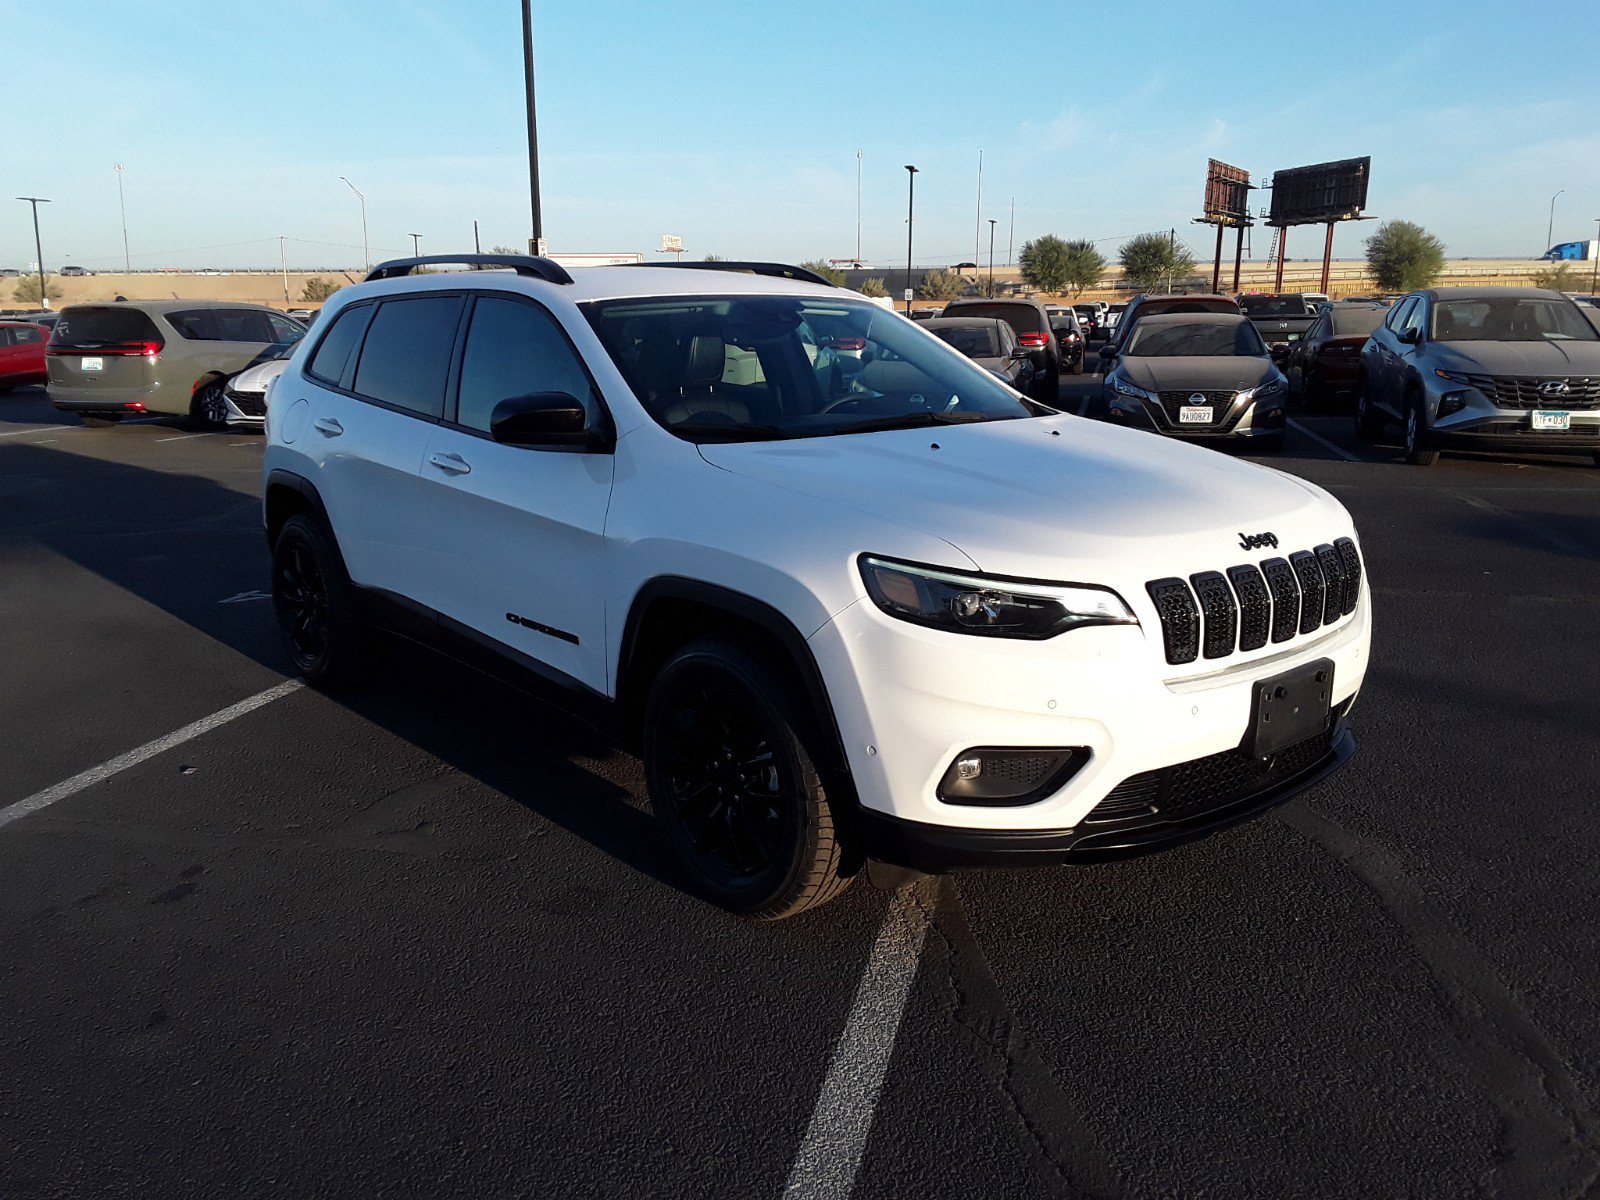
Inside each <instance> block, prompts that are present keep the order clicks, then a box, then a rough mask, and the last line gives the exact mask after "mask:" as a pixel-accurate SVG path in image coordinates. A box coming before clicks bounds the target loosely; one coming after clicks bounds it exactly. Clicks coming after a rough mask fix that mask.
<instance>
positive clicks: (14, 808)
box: [0, 679, 305, 829]
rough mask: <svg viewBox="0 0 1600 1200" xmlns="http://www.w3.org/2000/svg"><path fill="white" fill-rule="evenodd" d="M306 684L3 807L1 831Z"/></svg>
mask: <svg viewBox="0 0 1600 1200" xmlns="http://www.w3.org/2000/svg"><path fill="white" fill-rule="evenodd" d="M304 686H305V685H304V684H303V683H302V682H301V681H300V680H298V679H287V680H285V681H284V682H282V683H280V684H278V685H276V686H275V687H269V688H268V689H267V690H266V691H264V692H257V693H256V694H255V695H254V696H250V697H249V698H247V699H244V700H241V701H239V703H237V704H230V705H229V706H228V707H227V708H223V709H218V710H217V711H216V712H214V713H212V714H211V715H210V716H209V717H201V718H200V719H199V720H198V721H193V722H191V723H189V724H188V725H185V726H184V727H183V728H182V729H177V730H174V731H173V732H171V733H169V734H167V735H166V736H164V737H158V738H157V739H156V740H155V741H153V742H146V743H145V744H144V745H142V746H140V747H139V748H138V749H137V750H129V751H128V752H127V753H126V754H122V755H118V756H117V757H116V758H113V759H111V760H110V761H109V762H103V763H101V764H100V765H99V766H98V767H90V768H89V769H88V770H87V771H80V772H79V773H78V774H76V775H74V776H73V777H72V778H71V779H63V780H62V781H61V782H60V783H58V784H55V785H54V786H52V787H47V788H45V789H44V791H42V792H35V793H34V794H33V795H31V796H29V797H27V798H26V799H23V800H18V801H17V802H16V803H15V804H11V805H7V806H6V807H5V808H0V829H4V828H5V827H6V826H7V825H10V824H11V823H12V822H13V821H20V820H22V818H23V817H26V816H30V815H32V814H33V813H36V812H38V811H39V810H40V809H42V808H48V807H49V806H50V805H52V804H54V803H55V802H56V801H57V800H65V799H66V798H67V797H68V796H71V795H75V794H76V793H78V792H81V791H83V789H84V788H87V787H93V786H94V785H95V784H97V783H100V782H102V781H104V780H107V779H110V778H111V777H112V776H113V775H116V774H118V773H120V772H122V771H126V770H127V769H128V768H129V767H136V766H138V765H139V764H140V763H142V762H144V761H146V760H147V759H151V758H154V757H155V756H156V755H158V754H161V753H162V752H164V751H167V750H171V749H172V748H173V747H174V746H181V745H182V744H183V743H184V742H187V741H190V740H192V739H194V738H197V737H199V736H200V735H201V734H202V733H209V732H211V730H213V729H216V728H217V727H218V726H220V725H226V724H227V723H228V722H229V721H232V720H234V719H235V718H236V717H242V716H244V715H245V714H246V713H252V712H255V710H256V709H258V708H262V707H264V706H265V705H268V704H271V703H272V702H273V701H274V700H279V699H282V698H283V697H284V696H287V695H289V693H291V692H294V691H297V690H298V689H300V688H301V687H304Z"/></svg>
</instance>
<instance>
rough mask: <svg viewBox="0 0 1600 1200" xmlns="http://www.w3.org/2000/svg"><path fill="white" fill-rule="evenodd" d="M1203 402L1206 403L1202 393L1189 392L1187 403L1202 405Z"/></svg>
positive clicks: (1204, 395)
mask: <svg viewBox="0 0 1600 1200" xmlns="http://www.w3.org/2000/svg"><path fill="white" fill-rule="evenodd" d="M1205 402H1206V394H1205V393H1204V392H1190V393H1189V403H1190V404H1204V403H1205Z"/></svg>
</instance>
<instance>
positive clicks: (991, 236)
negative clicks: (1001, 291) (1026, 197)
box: [989, 217, 1000, 299]
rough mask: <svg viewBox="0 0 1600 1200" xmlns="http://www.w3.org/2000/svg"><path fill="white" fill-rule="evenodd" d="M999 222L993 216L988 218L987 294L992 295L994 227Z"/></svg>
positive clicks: (991, 296)
mask: <svg viewBox="0 0 1600 1200" xmlns="http://www.w3.org/2000/svg"><path fill="white" fill-rule="evenodd" d="M998 224H1000V222H999V221H997V220H995V219H994V218H993V217H990V218H989V296H990V298H991V299H992V298H993V297H994V227H995V226H996V225H998Z"/></svg>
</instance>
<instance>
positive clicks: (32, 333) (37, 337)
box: [0, 327, 44, 346]
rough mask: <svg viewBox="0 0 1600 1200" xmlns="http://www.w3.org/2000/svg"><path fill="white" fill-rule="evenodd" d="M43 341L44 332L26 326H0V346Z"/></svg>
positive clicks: (24, 344)
mask: <svg viewBox="0 0 1600 1200" xmlns="http://www.w3.org/2000/svg"><path fill="white" fill-rule="evenodd" d="M42 341H44V334H42V333H40V332H39V331H38V330H37V329H29V328H26V327H11V328H0V346H26V345H28V344H29V343H32V342H42Z"/></svg>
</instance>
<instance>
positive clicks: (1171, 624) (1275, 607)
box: [1145, 538, 1361, 664]
mask: <svg viewBox="0 0 1600 1200" xmlns="http://www.w3.org/2000/svg"><path fill="white" fill-rule="evenodd" d="M1145 589H1146V590H1147V591H1148V592H1149V593H1150V599H1151V600H1153V601H1154V602H1155V606H1156V613H1157V615H1158V616H1159V617H1160V618H1161V640H1162V644H1163V646H1164V648H1165V650H1166V654H1167V661H1168V662H1169V663H1174V664H1182V663H1191V662H1194V661H1195V660H1196V659H1197V658H1199V657H1200V655H1201V653H1202V651H1203V652H1204V654H1205V657H1206V658H1226V657H1227V656H1228V655H1230V654H1232V653H1234V652H1235V651H1238V650H1259V649H1261V647H1263V646H1265V645H1266V644H1267V640H1268V638H1269V637H1270V638H1271V640H1272V642H1273V643H1278V642H1287V641H1288V640H1289V639H1290V638H1293V637H1294V636H1295V635H1297V634H1308V633H1314V632H1316V631H1317V630H1318V629H1321V628H1322V627H1323V626H1324V625H1331V624H1333V623H1334V622H1335V621H1337V620H1339V619H1340V618H1341V617H1346V616H1349V615H1350V614H1351V613H1352V612H1354V611H1355V608H1356V601H1358V600H1359V599H1360V598H1361V552H1360V551H1358V550H1357V549H1356V544H1355V542H1354V541H1352V540H1351V539H1350V538H1340V539H1339V540H1338V541H1336V542H1333V543H1332V544H1326V543H1325V544H1323V545H1320V546H1318V547H1316V549H1314V550H1296V551H1295V552H1294V553H1293V554H1291V555H1289V557H1288V559H1287V560H1285V559H1282V558H1269V559H1267V560H1266V561H1264V562H1263V563H1262V564H1261V566H1260V567H1259V568H1257V567H1256V566H1254V565H1253V564H1250V563H1245V564H1242V565H1240V566H1236V567H1229V568H1228V569H1227V570H1226V571H1225V572H1224V571H1201V572H1198V573H1196V574H1194V575H1191V576H1190V577H1189V578H1188V580H1183V579H1178V578H1168V579H1154V580H1151V581H1150V582H1149V583H1148V584H1146V585H1145Z"/></svg>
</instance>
